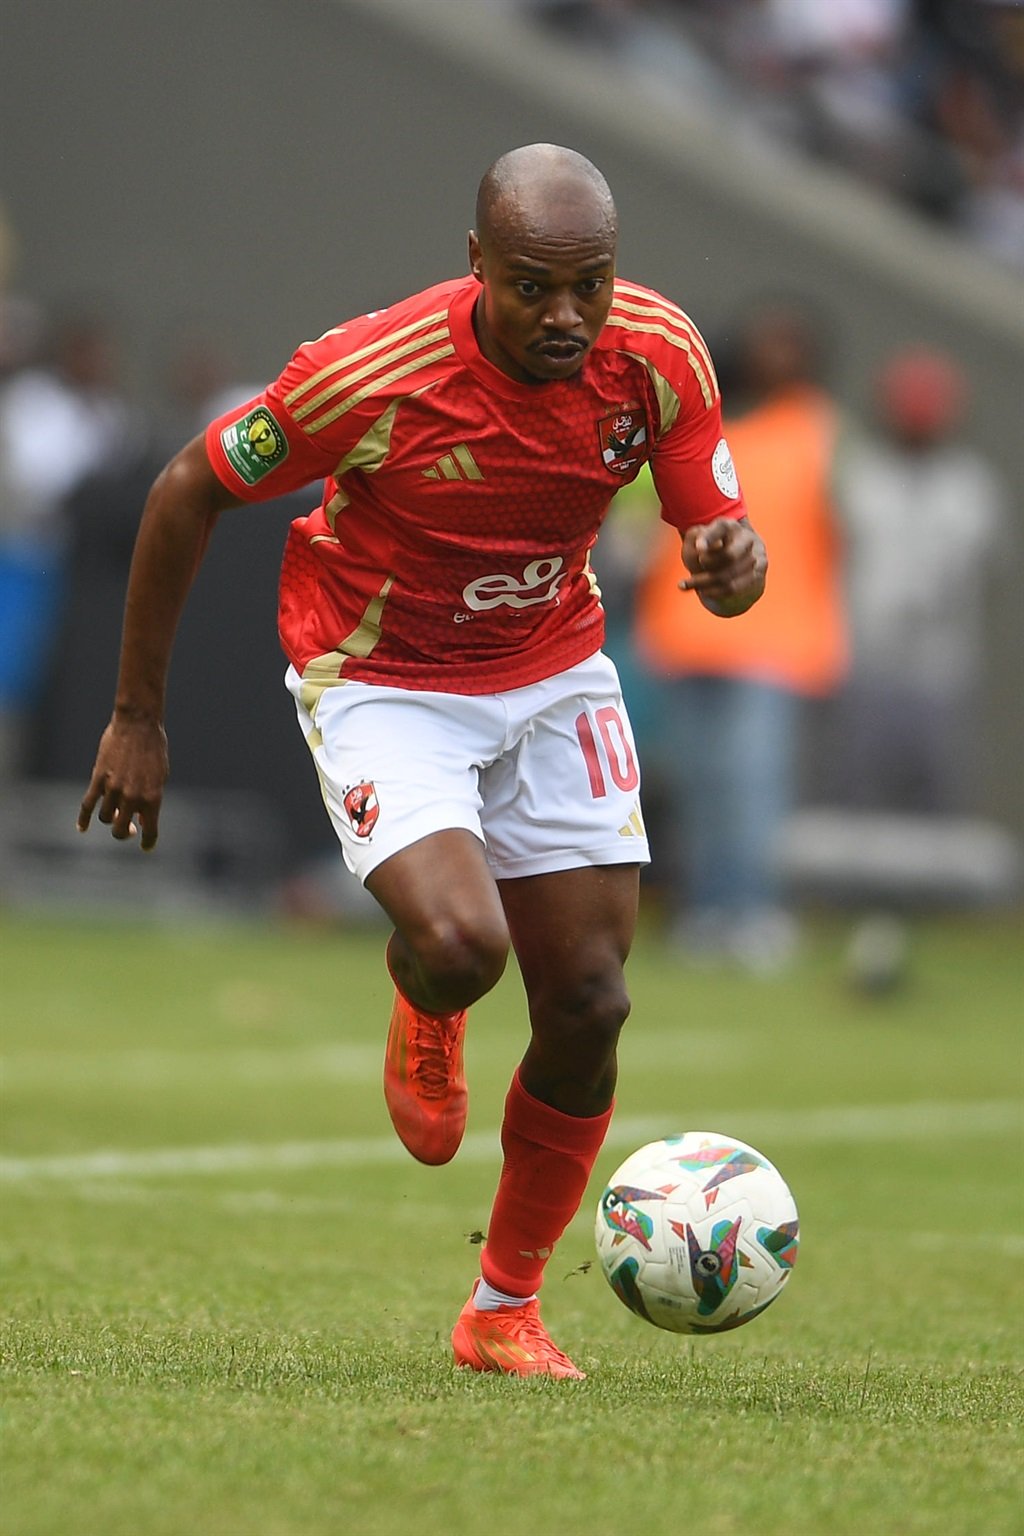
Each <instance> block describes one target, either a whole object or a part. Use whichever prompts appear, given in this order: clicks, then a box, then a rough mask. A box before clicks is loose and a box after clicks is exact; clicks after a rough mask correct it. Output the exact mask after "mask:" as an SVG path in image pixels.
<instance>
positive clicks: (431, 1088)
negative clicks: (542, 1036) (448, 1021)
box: [409, 1019, 459, 1099]
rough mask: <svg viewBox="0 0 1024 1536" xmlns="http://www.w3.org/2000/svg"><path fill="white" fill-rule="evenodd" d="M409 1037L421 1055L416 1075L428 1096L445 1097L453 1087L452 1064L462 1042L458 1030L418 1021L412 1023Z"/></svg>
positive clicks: (422, 1020) (423, 1020)
mask: <svg viewBox="0 0 1024 1536" xmlns="http://www.w3.org/2000/svg"><path fill="white" fill-rule="evenodd" d="M409 1035H410V1037H411V1039H412V1041H413V1043H414V1044H415V1046H416V1049H417V1051H418V1053H419V1060H418V1061H417V1064H416V1072H415V1076H416V1081H417V1082H418V1083H419V1084H420V1085H421V1087H422V1090H423V1094H424V1097H425V1098H428V1099H443V1098H445V1097H446V1096H447V1094H448V1092H449V1090H450V1088H451V1079H452V1072H451V1067H450V1062H451V1059H452V1057H453V1056H454V1054H455V1051H456V1048H457V1046H458V1043H459V1032H458V1030H457V1029H451V1028H448V1027H446V1026H445V1025H443V1024H440V1023H438V1024H435V1023H433V1022H428V1021H427V1020H426V1019H415V1020H414V1021H412V1022H411V1023H410V1024H409Z"/></svg>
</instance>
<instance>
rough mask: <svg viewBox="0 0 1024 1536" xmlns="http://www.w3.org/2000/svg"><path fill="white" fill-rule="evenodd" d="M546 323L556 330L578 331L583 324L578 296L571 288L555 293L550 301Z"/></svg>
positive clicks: (545, 317)
mask: <svg viewBox="0 0 1024 1536" xmlns="http://www.w3.org/2000/svg"><path fill="white" fill-rule="evenodd" d="M544 324H545V325H546V326H548V327H550V329H551V330H555V331H577V330H579V328H580V326H581V325H582V324H583V316H582V315H581V314H580V311H579V305H578V304H577V303H576V296H575V294H574V293H572V291H571V290H567V291H566V292H564V293H554V294H552V296H551V299H550V301H549V303H548V307H547V313H546V314H545V316H544Z"/></svg>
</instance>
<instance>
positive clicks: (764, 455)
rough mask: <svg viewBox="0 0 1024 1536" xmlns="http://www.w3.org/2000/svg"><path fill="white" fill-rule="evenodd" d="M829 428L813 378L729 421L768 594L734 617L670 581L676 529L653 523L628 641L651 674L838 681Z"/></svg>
mask: <svg viewBox="0 0 1024 1536" xmlns="http://www.w3.org/2000/svg"><path fill="white" fill-rule="evenodd" d="M838 431H839V417H838V412H837V410H836V408H835V406H834V405H833V403H832V401H831V400H830V399H829V398H828V396H827V395H825V394H824V393H823V392H822V391H821V390H819V389H816V388H812V387H810V386H801V387H799V388H796V389H792V390H789V391H787V392H786V393H785V394H784V395H781V396H779V397H778V398H776V399H775V400H772V401H771V402H769V403H767V404H765V405H762V406H759V407H757V408H756V409H754V410H752V411H751V412H750V413H749V414H748V415H746V416H743V417H741V418H739V419H737V420H736V421H733V422H730V423H729V425H728V428H727V433H728V440H729V447H730V449H731V450H732V456H733V460H734V461H735V464H736V470H737V473H738V475H739V480H740V485H741V486H742V488H743V499H744V501H745V503H746V508H747V514H748V516H749V518H750V521H751V523H752V524H753V525H754V527H755V528H756V529H757V531H758V533H759V534H760V535H761V537H762V538H763V539H764V542H765V545H766V547H767V550H768V583H767V586H766V589H765V593H764V596H763V597H762V598H761V600H760V602H758V603H755V605H754V607H753V608H751V609H750V611H749V612H748V613H745V614H741V615H740V616H739V617H737V618H732V619H721V618H716V617H715V615H714V614H711V613H708V611H707V609H706V608H704V607H703V606H702V605H701V603H700V601H699V600H698V598H697V597H696V595H695V594H694V593H692V592H680V591H679V587H678V583H679V581H680V580H681V579H682V578H683V577H684V576H685V574H686V572H685V569H684V567H683V565H682V561H681V559H680V542H679V534H678V532H677V531H676V529H674V528H670V527H668V526H667V525H665V526H663V527H661V528H660V529H659V530H658V535H657V538H656V540H655V545H654V550H653V555H652V559H651V562H650V565H649V567H648V569H647V572H646V574H645V575H644V577H643V578H642V579H641V582H640V585H639V588H638V592H637V612H636V629H635V637H636V644H637V650H638V653H639V656H640V660H641V661H642V662H643V663H645V664H646V665H647V666H648V667H649V668H650V669H651V670H652V671H653V672H656V673H660V674H662V675H665V676H673V675H678V674H680V673H685V674H687V675H690V674H694V673H698V674H710V675H712V676H723V677H744V678H751V679H756V680H759V681H762V682H766V683H774V684H777V685H778V686H780V687H784V688H791V689H792V690H793V691H794V692H797V693H805V694H825V693H828V692H830V691H831V690H832V689H833V688H834V687H835V686H836V685H837V683H839V682H840V681H841V679H842V677H843V675H844V673H845V670H846V666H847V634H846V621H845V614H844V607H843V600H842V589H841V578H840V571H839V553H840V551H839V532H838V528H837V524H836V520H835V514H834V512H833V508H832V501H831V497H830V491H829V487H830V482H831V478H832V465H833V461H834V456H835V447H836V439H837V437H838Z"/></svg>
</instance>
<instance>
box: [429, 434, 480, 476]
mask: <svg viewBox="0 0 1024 1536" xmlns="http://www.w3.org/2000/svg"><path fill="white" fill-rule="evenodd" d="M423 478H424V479H425V480H482V479H483V474H482V472H481V470H480V468H479V466H478V464H477V462H476V460H475V459H474V458H473V455H472V454H471V453H470V451H469V449H468V448H467V447H466V445H465V443H460V444H459V445H458V447H457V448H453V449H452V451H451V453H443V454H442V455H441V457H440V458H439V459H438V461H437V463H436V464H432V465H431V466H430V468H429V469H425V470H424V471H423Z"/></svg>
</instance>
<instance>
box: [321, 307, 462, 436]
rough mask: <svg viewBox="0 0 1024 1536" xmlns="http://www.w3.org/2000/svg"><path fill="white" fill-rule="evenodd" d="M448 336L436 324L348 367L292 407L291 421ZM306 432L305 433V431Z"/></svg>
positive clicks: (444, 329) (446, 332) (446, 328)
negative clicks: (409, 339)
mask: <svg viewBox="0 0 1024 1536" xmlns="http://www.w3.org/2000/svg"><path fill="white" fill-rule="evenodd" d="M448 334H449V332H448V327H447V326H446V325H439V326H436V327H435V328H434V330H432V331H427V332H425V334H424V335H422V336H417V337H416V338H415V340H413V341H406V342H404V343H403V344H402V345H401V346H399V347H390V348H387V349H386V350H383V351H379V350H378V351H376V352H375V353H374V355H373V356H372V357H371V358H370V359H369V361H368V362H363V363H362V364H361V365H360V366H359V367H358V368H349V369H348V371H347V372H346V373H342V374H338V375H337V377H335V378H334V379H332V380H331V382H330V383H329V384H327V385H325V386H324V388H323V389H321V390H320V391H319V392H318V393H317V394H315V395H311V396H310V397H309V398H308V399H306V400H304V401H303V402H302V404H301V405H297V406H295V407H294V409H292V418H293V419H294V420H295V421H303V420H304V419H305V417H307V416H312V415H313V413H314V412H315V411H318V410H319V409H320V407H321V406H322V405H326V404H327V402H328V400H336V399H337V398H338V396H339V395H342V394H344V393H345V391H346V390H348V389H351V387H352V386H353V385H354V384H358V383H359V381H360V379H366V378H369V376H370V375H371V374H373V373H376V372H377V371H378V370H379V369H381V368H387V367H389V366H390V365H391V364H392V363H396V362H397V361H398V359H399V358H401V357H408V356H409V355H410V353H413V352H418V351H420V350H422V348H423V347H426V346H429V345H430V343H431V342H435V341H446V340H447V339H448ZM350 361H351V359H349V358H346V359H345V366H346V367H347V366H348V363H349V362H350ZM335 371H336V370H335ZM292 393H294V391H293V392H292ZM306 430H307V431H308V430H309V429H308V428H307V429H306Z"/></svg>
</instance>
